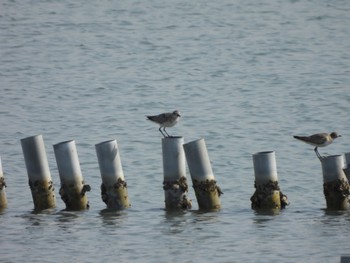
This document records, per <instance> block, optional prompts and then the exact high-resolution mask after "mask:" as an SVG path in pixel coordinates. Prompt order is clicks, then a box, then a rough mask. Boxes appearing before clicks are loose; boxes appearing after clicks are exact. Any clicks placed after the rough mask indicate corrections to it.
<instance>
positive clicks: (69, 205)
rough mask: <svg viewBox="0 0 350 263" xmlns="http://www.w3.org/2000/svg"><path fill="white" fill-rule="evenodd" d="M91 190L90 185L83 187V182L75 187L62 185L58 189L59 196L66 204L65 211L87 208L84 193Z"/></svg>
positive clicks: (66, 184)
mask: <svg viewBox="0 0 350 263" xmlns="http://www.w3.org/2000/svg"><path fill="white" fill-rule="evenodd" d="M90 190H91V187H90V185H85V184H84V181H82V182H81V184H79V185H76V184H75V183H74V182H72V183H67V182H66V183H63V184H61V188H60V195H61V198H62V200H63V202H64V203H65V204H66V209H67V210H84V209H88V208H89V201H88V199H87V196H86V194H85V193H86V192H89V191H90Z"/></svg>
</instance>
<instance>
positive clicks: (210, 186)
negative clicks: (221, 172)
mask: <svg viewBox="0 0 350 263" xmlns="http://www.w3.org/2000/svg"><path fill="white" fill-rule="evenodd" d="M193 188H194V191H195V193H196V198H197V202H198V206H199V209H202V210H218V209H220V208H221V202H220V196H221V195H222V194H223V192H222V191H221V189H220V187H219V186H218V185H217V184H216V181H215V180H205V181H198V180H195V179H193Z"/></svg>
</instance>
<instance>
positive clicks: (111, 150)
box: [95, 140, 130, 210]
mask: <svg viewBox="0 0 350 263" xmlns="http://www.w3.org/2000/svg"><path fill="white" fill-rule="evenodd" d="M95 149H96V154H97V159H98V164H99V167H100V173H101V178H102V184H101V197H102V201H103V202H105V203H106V205H107V208H110V209H118V210H120V209H124V208H128V207H130V203H129V198H128V190H127V184H126V182H125V179H124V173H123V168H122V164H121V161H120V153H119V149H118V145H117V141H116V140H110V141H105V142H101V143H98V144H96V145H95Z"/></svg>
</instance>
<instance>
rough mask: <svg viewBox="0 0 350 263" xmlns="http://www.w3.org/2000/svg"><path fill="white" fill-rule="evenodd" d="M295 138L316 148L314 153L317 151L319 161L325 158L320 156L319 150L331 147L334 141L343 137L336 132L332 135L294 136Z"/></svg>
mask: <svg viewBox="0 0 350 263" xmlns="http://www.w3.org/2000/svg"><path fill="white" fill-rule="evenodd" d="M293 137H294V138H295V139H298V140H300V141H302V142H305V143H307V144H311V145H313V146H315V149H314V151H315V153H316V155H317V157H318V159H320V160H321V159H322V158H323V157H322V156H321V155H320V153H319V152H318V150H317V148H318V147H325V146H327V145H330V144H331V143H332V142H333V141H334V139H335V138H338V137H341V135H339V134H338V133H336V132H332V133H331V134H328V133H316V134H313V135H310V136H293Z"/></svg>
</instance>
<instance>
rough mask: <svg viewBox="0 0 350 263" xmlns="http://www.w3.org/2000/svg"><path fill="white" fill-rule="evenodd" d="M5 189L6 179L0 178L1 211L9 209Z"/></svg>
mask: <svg viewBox="0 0 350 263" xmlns="http://www.w3.org/2000/svg"><path fill="white" fill-rule="evenodd" d="M5 187H6V182H5V178H4V177H0V210H1V209H4V208H6V207H7V198H6V192H5Z"/></svg>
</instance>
